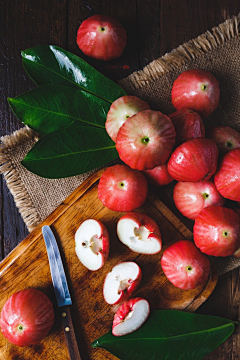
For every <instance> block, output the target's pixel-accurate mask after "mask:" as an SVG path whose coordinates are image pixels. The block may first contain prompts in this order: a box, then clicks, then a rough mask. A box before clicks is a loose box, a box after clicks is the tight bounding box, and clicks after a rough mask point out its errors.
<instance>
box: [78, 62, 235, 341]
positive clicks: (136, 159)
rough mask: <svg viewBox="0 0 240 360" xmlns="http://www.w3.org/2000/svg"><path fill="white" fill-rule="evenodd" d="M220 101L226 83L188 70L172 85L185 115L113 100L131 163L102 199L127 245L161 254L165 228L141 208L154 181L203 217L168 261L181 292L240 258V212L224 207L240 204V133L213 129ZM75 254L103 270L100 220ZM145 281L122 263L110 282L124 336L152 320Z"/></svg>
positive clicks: (120, 143)
mask: <svg viewBox="0 0 240 360" xmlns="http://www.w3.org/2000/svg"><path fill="white" fill-rule="evenodd" d="M219 94H220V92H219V84H218V81H217V80H216V78H215V77H214V76H213V75H212V74H211V73H210V72H209V71H205V70H199V69H193V70H188V71H185V72H183V73H182V74H181V75H179V77H178V78H177V79H176V80H175V82H174V83H173V87H172V103H173V105H174V106H175V108H176V110H177V111H176V112H174V113H173V114H170V115H169V116H167V115H164V114H162V113H161V112H160V111H154V110H151V109H150V108H149V106H148V104H147V103H146V102H145V101H143V100H141V99H139V98H137V97H135V96H127V95H126V96H123V97H121V98H118V99H117V100H116V101H114V102H113V104H112V105H111V107H110V110H109V112H108V114H107V119H106V124H105V127H106V131H107V133H108V135H109V136H110V137H111V138H112V140H113V141H114V142H115V143H116V149H117V151H118V153H119V157H120V159H121V160H122V161H123V163H124V164H122V165H120V164H117V165H114V166H111V167H109V168H107V170H105V171H104V173H103V174H102V177H101V178H100V181H99V185H98V198H99V199H100V200H101V202H102V203H103V205H104V206H106V207H107V208H109V209H111V210H113V211H119V212H127V213H126V214H125V215H124V216H122V217H121V218H120V219H119V221H118V223H117V235H118V238H119V240H120V241H121V242H122V243H123V244H125V245H126V246H128V247H129V249H130V250H132V251H134V252H137V253H141V254H156V253H158V252H160V251H161V249H162V238H161V233H160V230H159V227H158V225H157V224H156V223H155V221H154V220H153V219H151V218H149V216H148V215H147V214H143V213H140V212H137V211H135V210H136V209H137V208H139V207H140V206H141V205H142V204H143V203H144V201H145V200H146V198H147V192H148V183H149V184H153V185H158V186H163V185H167V184H169V183H171V182H172V181H174V180H175V181H177V182H176V184H175V187H174V191H173V199H174V203H175V205H176V207H177V208H178V210H179V211H180V212H181V213H182V214H183V215H184V216H186V217H187V218H189V219H192V220H195V222H194V227H193V240H194V242H192V241H189V240H180V241H177V242H175V243H173V244H172V245H170V246H169V247H168V248H167V249H165V250H164V251H163V255H162V257H161V266H162V270H163V272H164V273H165V275H166V277H167V278H168V280H169V281H170V282H171V283H172V284H173V285H174V286H176V287H179V288H181V289H193V288H195V287H196V286H198V285H200V284H202V283H204V282H206V281H207V278H208V276H209V271H210V263H209V259H208V257H207V255H212V256H229V255H235V256H239V253H240V250H239V249H240V218H239V215H238V214H237V211H236V212H235V211H234V210H233V209H230V208H227V207H223V205H224V202H225V199H230V200H234V201H237V202H239V201H240V133H239V132H237V131H235V130H233V129H231V128H229V127H227V126H218V127H211V128H209V129H207V130H206V131H205V126H204V122H203V119H205V118H206V117H207V116H208V115H210V114H211V113H212V112H213V111H214V110H215V109H216V107H217V105H218V102H219ZM205 133H206V134H205ZM205 135H206V137H205ZM90 223H91V225H90ZM86 239H88V240H87V241H86ZM76 251H77V255H78V257H79V259H80V261H81V262H82V263H83V264H84V265H85V266H86V267H87V268H89V269H90V270H97V269H99V268H100V267H102V266H103V264H104V262H105V261H106V259H107V256H108V253H109V235H108V232H107V229H106V228H105V226H104V225H103V224H102V223H100V222H99V221H96V220H93V219H89V220H86V221H84V222H83V223H82V224H81V226H80V228H79V229H78V231H77V233H76ZM206 254H207V255H206ZM140 280H141V269H140V268H139V266H138V265H137V264H136V263H134V262H130V261H128V262H122V263H120V264H118V265H116V266H115V267H114V268H113V269H112V271H111V272H110V273H109V274H107V276H106V279H105V282H104V285H103V295H104V299H105V301H106V302H107V303H108V304H111V305H113V304H120V303H122V305H121V306H120V308H119V309H118V311H117V313H116V314H115V317H114V321H113V327H112V333H113V334H114V335H116V336H120V335H124V334H126V333H129V332H132V331H134V330H136V329H137V328H138V327H139V326H141V324H142V323H143V322H144V321H145V320H146V318H147V316H148V314H149V311H150V308H149V304H148V302H147V300H145V299H142V298H136V299H131V300H128V298H129V297H130V296H131V295H132V293H133V291H135V290H136V288H137V287H138V285H139V283H140Z"/></svg>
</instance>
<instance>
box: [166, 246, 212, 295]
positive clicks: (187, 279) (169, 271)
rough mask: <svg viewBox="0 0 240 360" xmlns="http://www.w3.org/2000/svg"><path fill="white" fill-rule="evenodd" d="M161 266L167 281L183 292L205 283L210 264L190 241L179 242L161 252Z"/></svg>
mask: <svg viewBox="0 0 240 360" xmlns="http://www.w3.org/2000/svg"><path fill="white" fill-rule="evenodd" d="M161 265H162V269H163V272H164V274H165V275H166V277H167V278H168V280H169V281H170V282H171V283H172V284H173V285H174V286H176V287H178V288H180V289H184V290H188V289H194V288H195V287H197V286H198V285H201V284H203V283H204V282H206V281H207V279H208V275H209V271H210V263H209V259H208V257H207V256H206V255H204V254H202V253H201V251H200V250H199V249H198V248H197V247H196V245H195V244H194V243H193V242H192V241H190V240H180V241H177V242H175V243H174V244H172V245H170V246H169V247H168V248H167V249H166V250H164V252H163V256H162V258H161Z"/></svg>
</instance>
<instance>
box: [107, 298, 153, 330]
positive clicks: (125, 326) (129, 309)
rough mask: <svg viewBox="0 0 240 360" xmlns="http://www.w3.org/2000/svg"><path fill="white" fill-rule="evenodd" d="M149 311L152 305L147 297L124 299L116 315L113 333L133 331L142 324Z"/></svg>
mask: <svg viewBox="0 0 240 360" xmlns="http://www.w3.org/2000/svg"><path fill="white" fill-rule="evenodd" d="M149 313H150V305H149V302H148V301H147V300H146V299H143V298H140V297H138V298H135V299H130V300H128V301H124V302H123V303H122V305H121V306H120V307H119V309H118V311H117V312H116V314H115V316H114V319H113V325H112V334H113V335H114V336H122V335H126V334H130V333H132V332H133V331H135V330H137V329H139V328H140V327H141V326H142V324H143V323H144V322H145V321H146V320H147V318H148V315H149Z"/></svg>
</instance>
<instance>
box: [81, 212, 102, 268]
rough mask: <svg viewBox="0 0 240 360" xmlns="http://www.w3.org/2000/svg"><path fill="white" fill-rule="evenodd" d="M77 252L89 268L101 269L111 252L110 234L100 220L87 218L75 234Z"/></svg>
mask: <svg viewBox="0 0 240 360" xmlns="http://www.w3.org/2000/svg"><path fill="white" fill-rule="evenodd" d="M75 245H76V254H77V256H78V258H79V260H80V261H81V263H82V264H83V265H84V266H86V267H87V268H88V269H89V270H92V271H94V270H98V269H100V268H101V267H102V266H103V265H104V263H105V261H106V259H107V257H108V254H109V234H108V230H107V228H106V226H105V225H104V224H103V223H102V222H101V221H98V220H94V219H87V220H85V221H84V222H83V223H82V224H81V225H80V227H79V228H78V230H77V232H76V234H75Z"/></svg>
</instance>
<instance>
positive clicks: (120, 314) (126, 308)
mask: <svg viewBox="0 0 240 360" xmlns="http://www.w3.org/2000/svg"><path fill="white" fill-rule="evenodd" d="M140 300H145V301H147V300H146V299H144V298H142V297H137V298H134V299H129V300H126V301H124V302H123V303H122V304H121V305H120V307H119V309H118V310H117V312H116V314H115V315H114V319H113V325H112V334H113V335H114V336H119V335H118V334H116V333H115V331H114V329H115V326H117V325H118V324H120V323H121V322H123V321H124V320H125V318H126V316H127V315H128V314H129V313H130V312H131V311H133V307H134V305H135V304H136V303H137V302H138V301H140ZM149 308H150V307H149ZM135 330H137V329H135ZM135 330H134V331H135Z"/></svg>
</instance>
